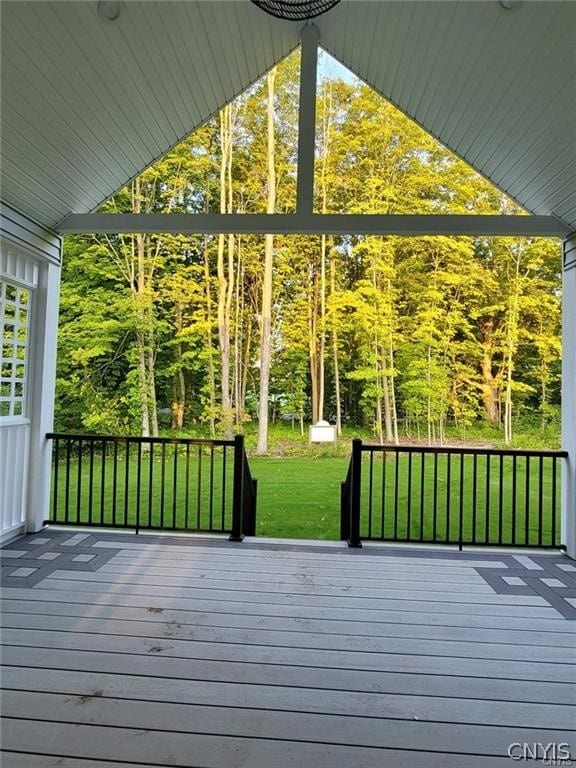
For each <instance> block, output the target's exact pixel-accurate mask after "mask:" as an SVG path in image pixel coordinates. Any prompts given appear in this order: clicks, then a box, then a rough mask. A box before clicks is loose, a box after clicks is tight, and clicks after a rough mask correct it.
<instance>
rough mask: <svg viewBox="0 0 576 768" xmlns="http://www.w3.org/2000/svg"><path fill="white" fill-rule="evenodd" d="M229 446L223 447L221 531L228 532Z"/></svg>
mask: <svg viewBox="0 0 576 768" xmlns="http://www.w3.org/2000/svg"><path fill="white" fill-rule="evenodd" d="M227 447H228V446H226V445H225V446H224V447H223V451H222V526H221V530H222V531H225V530H226V449H227Z"/></svg>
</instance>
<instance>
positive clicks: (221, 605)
mask: <svg viewBox="0 0 576 768" xmlns="http://www.w3.org/2000/svg"><path fill="white" fill-rule="evenodd" d="M3 594H4V596H5V598H9V599H10V598H11V599H13V600H18V601H20V602H23V603H24V602H27V601H28V600H32V601H35V602H37V601H38V599H39V598H41V600H42V601H43V602H45V603H46V604H50V603H53V602H58V603H60V602H68V603H72V604H83V605H87V606H98V607H100V606H118V607H125V606H131V607H141V608H145V609H146V610H148V609H150V608H152V609H153V610H166V609H174V610H180V609H182V610H188V611H195V612H198V613H201V614H205V615H208V614H213V613H217V612H219V613H233V614H236V615H244V616H253V617H255V618H254V620H256V617H258V616H268V617H279V618H282V617H291V618H297V619H305V620H310V621H314V620H316V619H338V620H340V621H347V622H348V623H356V622H381V621H391V622H395V623H397V624H409V625H410V624H420V625H423V626H428V625H432V626H450V627H452V626H458V627H471V628H472V627H484V628H488V629H508V628H510V629H519V630H525V631H527V632H529V633H531V632H533V631H538V632H546V633H556V632H562V633H570V634H576V622H570V621H565V620H564V619H563V618H562V616H560V615H559V614H558V613H557V612H556V611H551V610H548V611H547V612H546V613H545V614H544V615H543V616H542V614H541V613H539V614H538V616H533V615H532V613H533V612H532V611H526V613H525V612H524V611H523V612H522V613H521V615H516V616H511V615H510V614H509V613H507V612H506V610H504V611H500V612H499V613H497V614H496V615H494V613H493V612H492V611H491V610H490V611H487V610H486V607H485V606H484V608H483V611H482V614H481V615H480V614H479V611H478V610H476V611H470V610H469V611H467V612H463V613H454V612H453V611H448V612H447V613H444V612H441V611H438V610H435V611H434V612H432V611H431V610H430V607H429V608H428V610H427V607H426V605H425V604H424V605H422V606H421V607H420V610H415V609H414V605H413V604H412V603H408V604H404V603H402V602H401V601H393V603H392V605H389V606H383V605H382V603H379V605H378V608H375V607H374V603H372V607H371V608H358V607H356V606H357V601H355V602H354V603H352V604H351V605H349V606H347V607H346V610H343V609H341V608H332V607H326V606H309V605H303V604H302V602H299V603H295V602H294V601H292V603H291V604H288V605H280V604H278V603H255V602H254V603H245V602H242V601H239V600H216V599H212V600H207V599H206V598H203V599H202V598H189V597H172V596H170V595H164V594H160V595H156V596H153V595H147V594H146V593H144V594H134V592H133V591H132V590H130V592H127V591H123V592H119V591H116V590H106V589H104V590H102V591H101V592H100V594H98V595H96V594H95V593H94V592H93V591H92V592H86V591H84V585H79V586H78V588H77V589H67V590H61V589H46V588H44V589H43V590H42V592H41V593H40V594H39V593H38V592H37V591H36V590H34V589H18V588H14V587H7V588H5V589H4V590H3ZM406 605H407V606H408V607H406Z"/></svg>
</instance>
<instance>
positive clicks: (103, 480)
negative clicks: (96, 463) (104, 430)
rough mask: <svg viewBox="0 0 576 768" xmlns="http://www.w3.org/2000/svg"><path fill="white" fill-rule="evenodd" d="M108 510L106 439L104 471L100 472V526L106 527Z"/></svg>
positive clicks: (103, 452)
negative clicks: (105, 518) (105, 520)
mask: <svg viewBox="0 0 576 768" xmlns="http://www.w3.org/2000/svg"><path fill="white" fill-rule="evenodd" d="M105 508H106V438H104V439H103V440H102V470H101V472H100V525H104V510H105Z"/></svg>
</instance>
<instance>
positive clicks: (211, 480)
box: [208, 445, 214, 530]
mask: <svg viewBox="0 0 576 768" xmlns="http://www.w3.org/2000/svg"><path fill="white" fill-rule="evenodd" d="M208 511H209V516H210V530H212V529H213V527H214V446H213V445H211V446H210V504H209V510H208Z"/></svg>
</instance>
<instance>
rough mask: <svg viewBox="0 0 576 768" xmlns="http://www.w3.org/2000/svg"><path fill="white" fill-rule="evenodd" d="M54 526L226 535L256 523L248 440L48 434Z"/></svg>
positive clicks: (237, 537)
mask: <svg viewBox="0 0 576 768" xmlns="http://www.w3.org/2000/svg"><path fill="white" fill-rule="evenodd" d="M46 437H47V439H49V440H52V446H53V447H52V488H51V510H50V518H49V520H47V521H46V522H47V523H50V524H51V525H72V526H84V525H86V526H100V527H102V526H104V527H111V528H130V529H134V530H135V531H136V533H138V531H140V530H144V529H148V530H171V531H189V532H206V533H228V534H230V538H231V539H232V540H234V541H241V540H242V538H243V537H244V535H246V534H247V535H253V534H254V532H255V527H256V481H255V480H253V479H252V476H251V474H250V468H249V465H248V460H247V457H246V452H245V450H244V438H243V436H242V435H237V436H236V437H235V438H234V440H194V439H187V438H163V437H114V436H101V435H66V434H56V433H50V434H48V435H47V436H46Z"/></svg>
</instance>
